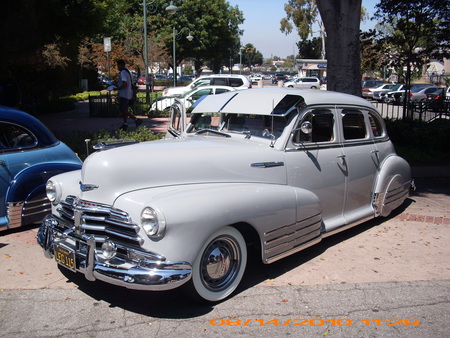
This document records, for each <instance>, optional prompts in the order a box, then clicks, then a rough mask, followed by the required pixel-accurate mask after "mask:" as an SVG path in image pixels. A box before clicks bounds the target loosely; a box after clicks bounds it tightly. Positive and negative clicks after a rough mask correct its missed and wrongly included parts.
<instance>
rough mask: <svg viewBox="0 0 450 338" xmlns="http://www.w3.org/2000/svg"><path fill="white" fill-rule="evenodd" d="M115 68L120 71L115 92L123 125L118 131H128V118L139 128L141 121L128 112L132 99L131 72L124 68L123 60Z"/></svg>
mask: <svg viewBox="0 0 450 338" xmlns="http://www.w3.org/2000/svg"><path fill="white" fill-rule="evenodd" d="M117 68H118V69H119V71H120V73H119V80H118V81H117V82H118V83H117V84H118V87H117V90H118V91H119V110H120V113H121V114H122V117H123V124H122V126H121V127H120V129H123V130H127V129H128V117H130V118H132V119H133V120H134V123H135V124H136V127H139V126H140V125H141V124H142V120H141V119H138V118H137V117H136V116H134V115H133V114H132V113H130V112H129V107H130V101H131V99H132V98H133V88H132V83H133V78H132V76H131V72H130V70H129V69H128V68H127V67H125V61H124V60H118V61H117Z"/></svg>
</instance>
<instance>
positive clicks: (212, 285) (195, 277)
mask: <svg viewBox="0 0 450 338" xmlns="http://www.w3.org/2000/svg"><path fill="white" fill-rule="evenodd" d="M246 264H247V247H246V243H245V240H244V238H243V237H242V235H241V233H240V232H239V231H238V230H236V229H235V228H233V227H229V226H227V227H223V228H221V229H219V230H217V231H216V232H215V233H214V234H213V235H212V236H211V237H209V238H208V240H207V241H206V242H205V244H204V245H203V247H202V249H201V250H200V252H199V253H198V255H197V258H196V259H195V261H194V264H193V266H192V280H191V291H193V293H194V296H197V298H198V297H200V298H201V299H203V300H206V301H210V302H217V301H220V300H222V299H225V298H226V297H228V296H229V295H230V294H231V293H232V292H233V291H234V290H235V289H236V288H237V286H238V285H239V283H240V281H241V279H242V276H243V274H244V271H245V266H246Z"/></svg>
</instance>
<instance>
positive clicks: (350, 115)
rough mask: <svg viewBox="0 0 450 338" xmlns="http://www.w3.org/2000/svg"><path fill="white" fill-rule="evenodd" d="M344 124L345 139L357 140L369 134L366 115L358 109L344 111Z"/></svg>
mask: <svg viewBox="0 0 450 338" xmlns="http://www.w3.org/2000/svg"><path fill="white" fill-rule="evenodd" d="M342 125H343V128H344V139H346V140H356V139H363V138H366V136H367V131H366V124H365V122H364V115H363V114H362V113H361V112H360V111H357V110H343V111H342Z"/></svg>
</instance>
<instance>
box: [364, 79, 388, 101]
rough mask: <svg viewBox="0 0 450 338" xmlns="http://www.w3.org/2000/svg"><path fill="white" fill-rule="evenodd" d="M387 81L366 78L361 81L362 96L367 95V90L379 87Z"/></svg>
mask: <svg viewBox="0 0 450 338" xmlns="http://www.w3.org/2000/svg"><path fill="white" fill-rule="evenodd" d="M386 83H387V82H386V81H381V80H364V81H361V92H362V96H363V97H366V96H367V94H366V93H367V92H369V91H370V90H371V89H373V88H377V87H379V86H381V85H383V84H386Z"/></svg>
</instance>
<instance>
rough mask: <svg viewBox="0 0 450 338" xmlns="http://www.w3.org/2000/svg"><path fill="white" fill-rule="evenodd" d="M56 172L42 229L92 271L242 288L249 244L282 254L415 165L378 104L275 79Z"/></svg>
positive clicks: (400, 187)
mask: <svg viewBox="0 0 450 338" xmlns="http://www.w3.org/2000/svg"><path fill="white" fill-rule="evenodd" d="M100 148H103V150H101V151H98V152H96V153H94V154H92V155H91V156H90V157H88V158H87V159H86V161H85V162H84V164H83V169H82V170H81V171H73V172H70V173H66V174H61V175H58V176H56V177H53V178H51V179H50V180H49V181H48V183H47V194H48V197H49V199H50V200H51V201H52V203H53V207H52V214H51V215H49V216H48V217H46V218H45V219H44V221H43V223H42V226H41V228H40V231H39V236H38V240H39V243H40V244H41V246H42V247H43V248H44V253H45V254H46V256H48V257H49V258H51V257H54V258H55V259H56V261H57V262H58V263H59V264H60V265H62V266H64V267H66V268H68V269H71V270H73V271H77V272H81V273H83V274H84V275H85V277H86V278H87V279H88V280H90V281H95V280H102V281H106V282H108V283H111V284H116V285H120V286H123V287H126V288H130V289H140V290H166V289H171V288H176V287H179V286H181V285H183V284H184V285H183V287H186V289H187V290H189V291H190V292H191V293H192V294H193V295H195V296H197V297H199V298H200V299H203V300H207V301H212V302H214V301H219V300H222V299H224V298H226V297H228V296H229V295H230V294H231V293H232V292H233V291H234V290H235V289H236V287H237V286H238V284H239V283H240V281H241V279H242V276H243V274H244V271H245V268H246V263H247V253H248V250H256V252H257V253H258V255H259V257H261V260H262V261H263V262H264V263H272V262H274V261H277V260H279V259H282V258H283V257H286V256H288V255H291V254H293V253H295V252H298V251H300V250H302V249H305V248H307V247H309V246H311V245H313V244H316V243H319V242H320V241H321V239H322V238H324V237H325V236H329V235H331V234H333V233H336V232H338V231H342V230H344V229H347V228H349V227H351V226H355V225H357V224H359V223H361V222H364V221H366V220H369V219H371V218H374V217H377V216H387V215H389V213H390V212H391V211H392V210H394V209H395V208H397V207H398V206H400V205H401V204H402V203H403V201H404V200H405V199H406V198H407V196H408V193H409V189H410V188H411V185H412V181H411V177H410V166H409V165H408V163H407V162H406V161H405V160H403V159H402V158H400V157H399V156H397V155H396V154H395V151H394V147H393V145H392V143H391V141H390V140H389V137H388V135H387V133H386V128H385V125H384V123H383V120H382V119H381V117H380V115H379V114H378V112H377V111H376V110H375V108H374V107H373V106H372V105H371V104H370V103H368V102H367V101H366V100H364V99H362V98H358V97H354V96H350V95H345V94H342V93H334V92H326V91H318V90H298V89H287V88H262V89H252V90H248V91H237V92H229V93H224V94H220V95H211V96H207V97H204V98H202V99H200V100H198V101H197V102H196V104H195V105H194V107H193V108H191V110H190V111H189V112H186V110H185V109H184V107H183V105H182V104H175V105H174V106H173V107H172V116H171V122H170V128H169V134H168V136H167V137H166V138H165V139H163V140H158V141H152V142H144V143H138V144H133V145H127V146H121V147H114V148H112V147H108V146H103V147H100Z"/></svg>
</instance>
